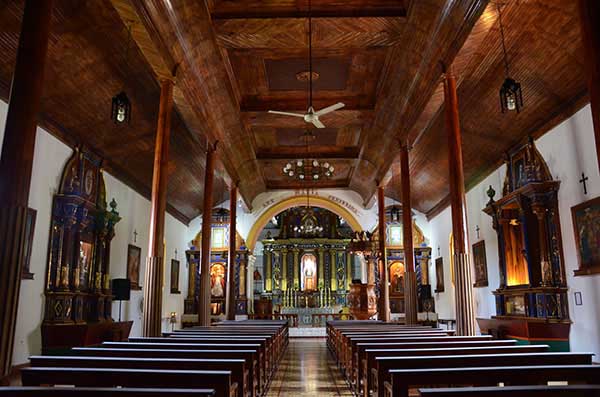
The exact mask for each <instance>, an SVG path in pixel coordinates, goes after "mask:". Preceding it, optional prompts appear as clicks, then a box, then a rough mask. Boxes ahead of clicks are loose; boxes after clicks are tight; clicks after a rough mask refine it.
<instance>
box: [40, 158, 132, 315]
mask: <svg viewBox="0 0 600 397" xmlns="http://www.w3.org/2000/svg"><path fill="white" fill-rule="evenodd" d="M101 164H102V160H101V159H100V158H99V157H98V156H96V155H94V154H93V153H91V152H89V151H87V150H85V149H81V148H79V147H78V148H76V149H75V151H74V153H73V155H72V156H71V158H70V159H69V160H68V161H67V164H66V166H65V168H64V170H63V173H62V177H61V183H60V188H59V191H58V192H57V194H56V195H55V196H54V200H53V206H52V219H51V225H50V228H51V230H50V242H49V253H48V266H47V274H46V288H45V295H46V309H45V315H44V324H68V323H77V324H83V323H93V322H101V321H111V320H112V319H111V301H112V292H111V288H110V283H109V267H110V263H109V261H110V243H111V240H112V239H113V237H114V226H115V224H116V223H117V222H119V220H120V219H121V218H120V217H119V213H118V212H117V211H116V207H117V204H116V202H115V201H114V200H113V201H112V202H111V203H110V208H107V203H106V189H105V185H104V177H103V175H102V170H101Z"/></svg>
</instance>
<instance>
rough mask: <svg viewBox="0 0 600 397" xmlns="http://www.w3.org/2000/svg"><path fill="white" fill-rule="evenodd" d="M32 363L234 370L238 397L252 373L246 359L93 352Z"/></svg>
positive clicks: (243, 393) (246, 390)
mask: <svg viewBox="0 0 600 397" xmlns="http://www.w3.org/2000/svg"><path fill="white" fill-rule="evenodd" d="M29 360H30V362H31V366H32V367H36V368H39V367H60V368H68V367H76V368H131V369H174V370H180V369H184V370H217V371H231V381H232V382H233V383H237V384H238V397H247V396H248V393H249V392H250V390H249V383H248V382H249V380H248V378H249V376H248V373H247V371H246V362H245V360H243V359H208V358H207V359H199V358H198V359H197V358H194V359H189V358H186V359H175V358H157V357H152V358H139V357H91V356H87V357H86V356H32V357H30V358H29Z"/></svg>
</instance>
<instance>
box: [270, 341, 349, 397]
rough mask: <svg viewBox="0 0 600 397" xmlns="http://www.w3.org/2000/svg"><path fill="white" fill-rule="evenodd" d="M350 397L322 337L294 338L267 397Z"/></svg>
mask: <svg viewBox="0 0 600 397" xmlns="http://www.w3.org/2000/svg"><path fill="white" fill-rule="evenodd" d="M279 396H286V397H287V396H321V397H326V396H352V393H351V392H350V389H349V388H348V386H347V385H346V382H345V381H344V378H343V377H342V375H341V374H340V372H339V370H338V369H337V367H336V365H335V363H334V361H333V359H332V358H331V355H330V354H329V352H328V351H327V344H326V341H325V339H324V338H293V339H290V344H289V347H288V349H287V351H286V353H285V356H284V357H283V360H282V361H281V363H280V364H279V368H278V369H277V372H276V374H275V376H274V377H273V381H272V382H271V387H270V389H269V391H268V392H267V397H279Z"/></svg>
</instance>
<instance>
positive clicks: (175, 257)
mask: <svg viewBox="0 0 600 397" xmlns="http://www.w3.org/2000/svg"><path fill="white" fill-rule="evenodd" d="M175 259H177V248H175Z"/></svg>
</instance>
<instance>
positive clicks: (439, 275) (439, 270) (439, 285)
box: [435, 256, 444, 293]
mask: <svg viewBox="0 0 600 397" xmlns="http://www.w3.org/2000/svg"><path fill="white" fill-rule="evenodd" d="M435 292H436V293H438V292H444V258H442V257H441V256H440V257H439V258H437V259H436V260H435Z"/></svg>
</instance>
